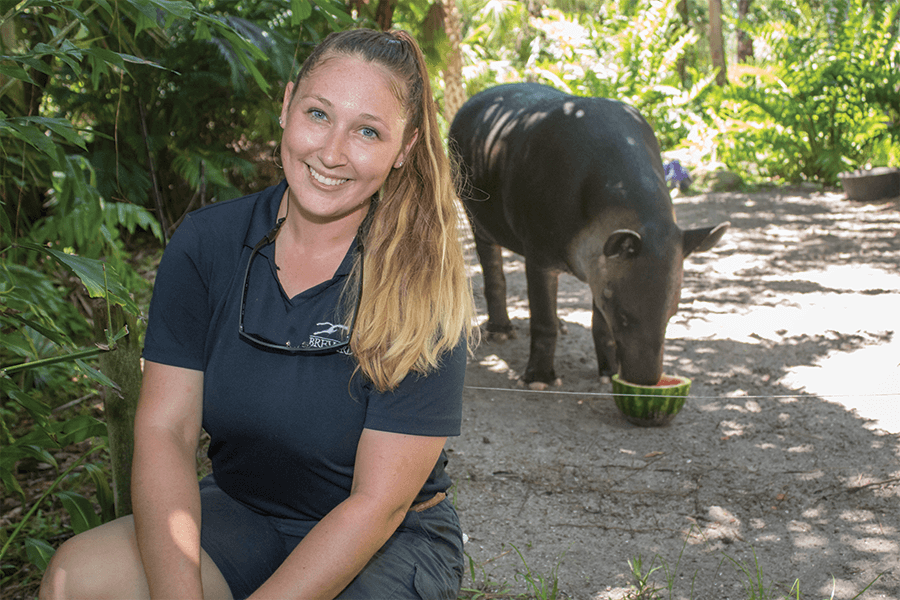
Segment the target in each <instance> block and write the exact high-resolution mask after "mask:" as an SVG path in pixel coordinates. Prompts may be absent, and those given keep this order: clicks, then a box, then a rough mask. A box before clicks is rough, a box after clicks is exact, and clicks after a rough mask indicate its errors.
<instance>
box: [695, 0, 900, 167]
mask: <svg viewBox="0 0 900 600" xmlns="http://www.w3.org/2000/svg"><path fill="white" fill-rule="evenodd" d="M791 7H792V9H793V10H791V11H789V15H790V18H783V19H778V18H774V15H773V18H772V19H769V20H766V21H765V22H764V23H762V24H760V25H757V26H754V27H753V28H752V29H751V32H752V34H753V35H754V42H755V46H756V47H757V48H760V55H761V57H762V60H761V62H760V64H759V65H751V66H743V67H741V66H732V67H731V69H732V77H733V78H734V81H733V83H732V85H731V86H729V87H728V88H726V89H724V90H723V91H722V95H721V97H720V98H719V99H718V101H717V102H714V103H712V104H711V106H712V107H713V110H714V115H715V118H716V121H715V122H716V127H717V129H718V131H719V133H720V137H719V140H720V143H719V158H720V160H722V161H723V162H725V163H726V164H728V165H729V167H730V168H732V169H733V170H743V171H746V172H750V173H754V174H758V175H760V176H764V177H778V178H782V179H784V180H787V181H799V180H817V181H821V182H823V183H826V184H835V183H837V175H838V174H839V173H840V172H842V171H846V170H851V169H855V168H864V167H866V166H867V165H888V164H889V163H894V164H900V41H898V35H900V31H898V28H900V25H898V15H900V4H897V3H873V2H866V1H865V0H832V1H831V2H829V3H828V7H827V8H828V11H827V12H828V14H829V18H826V19H822V18H821V17H820V15H819V11H814V10H813V9H812V8H811V7H810V6H809V5H808V4H806V3H803V2H796V3H794V4H792V6H791Z"/></svg>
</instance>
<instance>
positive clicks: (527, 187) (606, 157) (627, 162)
mask: <svg viewBox="0 0 900 600" xmlns="http://www.w3.org/2000/svg"><path fill="white" fill-rule="evenodd" d="M449 138H450V139H449V147H450V149H451V152H452V154H453V155H454V159H455V162H456V171H457V172H456V174H455V181H456V186H457V192H458V194H459V196H460V198H461V199H462V201H463V203H464V205H465V208H466V211H467V213H468V215H469V220H470V223H471V226H472V232H473V235H474V237H475V247H476V251H477V253H478V258H479V260H480V262H481V266H482V271H483V274H484V295H485V300H486V302H487V309H488V321H487V323H486V326H485V329H486V332H487V334H488V335H489V336H491V335H497V334H500V335H509V334H511V333H512V326H511V323H510V320H509V316H508V314H507V310H506V280H505V278H504V275H503V258H502V254H501V247H504V248H508V249H510V250H512V251H513V252H515V253H517V254H520V255H522V256H523V257H524V258H525V273H526V280H527V282H528V303H529V308H530V312H531V324H530V327H531V353H530V356H529V359H528V366H527V367H526V369H525V372H524V374H523V376H522V380H523V381H524V382H525V383H527V384H529V386H530V387H532V388H538V389H540V388H542V387H546V386H547V385H548V384H552V383H555V382H557V378H556V374H555V372H554V366H553V361H554V354H555V352H556V339H557V335H558V332H559V319H558V317H557V311H556V296H557V288H558V282H559V274H560V273H562V272H567V273H571V274H573V275H574V276H575V277H577V278H578V279H580V280H581V281H583V282H586V283H587V284H588V285H589V286H590V289H591V294H592V297H593V317H592V323H591V330H592V335H593V338H594V347H595V350H596V353H597V363H598V371H599V374H600V376H601V377H608V376H610V375H612V374H614V373H616V372H618V374H619V376H620V377H621V378H623V379H625V380H626V381H629V382H631V383H635V384H638V385H655V384H656V383H657V382H658V381H659V379H660V377H661V376H662V372H663V347H664V342H665V335H666V326H667V324H668V322H669V319H670V318H671V317H672V315H673V314H675V311H676V309H677V307H678V302H679V300H680V297H681V283H682V274H683V263H684V259H685V257H686V256H688V255H689V254H691V253H692V252H698V251H702V250H708V249H710V248H712V247H713V246H715V244H716V243H717V242H718V241H719V240H720V239H721V237H722V235H723V234H724V233H725V230H726V229H727V228H728V226H729V224H728V223H727V222H724V223H720V224H718V225H715V226H710V227H704V228H699V229H688V230H682V229H680V228H679V227H678V225H677V224H676V222H675V212H674V208H673V206H672V199H671V197H670V196H669V190H668V188H667V186H666V180H665V172H664V170H663V165H662V159H661V157H660V148H659V143H658V142H657V139H656V136H655V134H654V133H653V130H652V129H651V127H650V125H649V124H648V123H647V121H646V120H645V119H644V118H643V117H642V116H641V114H640V113H639V112H638V111H637V110H636V109H634V108H633V107H631V106H628V105H627V104H624V103H622V102H618V101H616V100H611V99H606V98H590V97H579V96H572V95H569V94H565V93H563V92H560V91H558V90H556V89H554V88H552V87H549V86H545V85H540V84H535V83H517V84H508V85H500V86H497V87H493V88H490V89H488V90H485V91H483V92H481V93H479V94H477V95H475V96H473V97H472V98H471V99H469V100H468V101H467V102H466V103H465V104H464V105H463V106H462V108H461V109H460V110H459V112H458V113H457V114H456V116H455V117H454V119H453V122H452V124H451V127H450V133H449Z"/></svg>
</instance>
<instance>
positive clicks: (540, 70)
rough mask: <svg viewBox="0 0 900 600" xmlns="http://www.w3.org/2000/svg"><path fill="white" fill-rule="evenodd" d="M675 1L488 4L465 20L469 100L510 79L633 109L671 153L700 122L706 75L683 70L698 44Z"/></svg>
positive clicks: (641, 0)
mask: <svg viewBox="0 0 900 600" xmlns="http://www.w3.org/2000/svg"><path fill="white" fill-rule="evenodd" d="M677 4H678V2H677V0H664V1H662V2H651V1H650V0H637V1H634V2H633V1H631V0H616V1H613V2H607V3H605V4H604V5H603V7H602V8H601V9H600V11H599V12H598V13H597V14H596V15H591V14H585V15H567V14H565V13H563V12H561V11H558V10H544V11H542V12H541V14H540V16H533V15H530V14H529V13H528V12H527V11H526V9H525V7H524V5H523V4H520V3H501V2H489V3H487V4H485V5H484V7H483V8H482V9H481V10H480V11H479V12H477V13H476V14H475V17H474V18H473V19H471V21H470V22H469V32H468V34H467V37H466V46H465V50H466V53H467V59H468V62H469V63H470V66H469V67H468V68H467V77H466V79H467V87H468V91H469V93H470V94H474V93H477V92H478V91H481V90H482V89H485V88H487V87H490V86H493V85H496V84H497V83H507V82H511V81H538V82H542V83H546V84H549V85H552V86H553V87H556V88H557V89H560V90H563V91H566V92H569V93H572V94H576V95H581V96H598V97H604V98H613V99H616V100H620V101H622V102H625V103H627V104H630V105H632V106H634V107H635V108H637V109H638V110H639V111H640V112H641V113H642V114H643V115H644V117H645V118H646V119H647V120H648V121H649V122H650V124H651V126H652V127H653V128H654V130H655V131H656V134H657V137H658V138H659V139H660V144H661V145H662V147H663V148H672V147H674V146H676V145H677V144H678V143H679V142H680V140H682V139H684V138H685V137H687V135H688V131H689V128H690V127H691V126H692V125H693V124H694V123H696V122H698V121H700V120H701V116H700V115H701V113H702V99H703V95H704V92H706V90H708V89H709V87H710V84H711V81H712V76H711V75H710V76H706V77H704V76H703V75H702V74H700V73H698V72H697V71H696V70H693V69H690V68H689V67H685V66H684V63H683V58H684V56H685V53H686V52H687V50H688V49H690V48H691V47H692V46H693V45H694V44H695V43H696V42H697V41H698V39H699V36H698V35H697V34H696V33H695V32H693V31H690V30H688V29H687V28H686V27H685V26H684V25H683V23H682V21H681V19H680V17H679V15H678V14H677V10H676V9H677Z"/></svg>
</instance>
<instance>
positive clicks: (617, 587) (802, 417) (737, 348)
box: [448, 189, 900, 600]
mask: <svg viewBox="0 0 900 600" xmlns="http://www.w3.org/2000/svg"><path fill="white" fill-rule="evenodd" d="M675 202H676V212H677V216H678V221H679V224H680V225H681V226H682V227H685V228H686V227H691V226H699V225H705V224H715V223H718V222H721V221H725V220H728V221H731V224H732V226H731V229H730V230H729V231H728V233H727V234H726V235H725V238H724V239H723V240H722V242H720V243H719V245H718V246H717V247H716V248H714V249H713V250H712V251H710V252H706V253H703V254H698V255H696V256H693V257H689V258H688V259H687V261H686V264H685V280H684V289H683V292H682V300H681V305H680V308H679V312H678V314H676V315H675V317H673V319H672V320H671V322H670V323H669V329H668V343H667V346H666V359H665V364H666V372H667V373H677V374H680V375H686V376H688V377H691V378H692V379H693V387H692V389H691V393H690V398H689V399H688V401H687V403H686V405H685V408H684V409H683V410H682V412H681V413H680V414H679V415H678V417H677V418H676V419H675V421H674V422H673V423H672V424H671V425H669V426H668V427H664V428H640V427H636V426H633V425H631V424H629V423H628V422H626V421H625V420H624V419H623V418H622V417H621V416H620V415H619V413H618V410H617V408H616V407H615V404H614V403H613V400H612V398H611V396H609V395H608V394H609V392H610V389H611V388H610V384H609V383H608V382H603V381H601V380H600V379H599V378H598V376H597V373H596V359H595V356H594V350H593V343H592V341H591V336H590V306H591V300H590V292H589V290H588V288H587V286H586V285H585V284H583V283H581V282H579V281H578V280H576V279H575V278H573V277H569V276H563V277H562V278H561V280H560V298H559V305H560V316H561V318H562V319H564V320H565V322H566V324H567V325H568V334H566V335H564V336H561V338H560V343H559V347H558V350H557V354H556V371H557V374H558V375H560V376H561V377H562V386H561V387H559V388H552V389H551V390H550V391H549V392H531V391H528V390H525V389H522V388H521V387H517V386H516V377H517V375H518V373H520V372H521V371H522V370H523V369H524V367H525V363H526V361H527V358H528V343H529V336H528V307H527V296H526V290H525V276H524V263H523V262H522V260H521V258H520V257H518V256H516V255H512V254H509V255H508V256H507V273H508V285H509V301H508V304H509V306H510V316H511V317H512V318H513V320H514V324H515V325H516V327H517V330H518V337H517V339H514V340H510V341H507V342H504V343H494V342H485V343H482V345H481V346H480V347H479V348H478V349H477V351H476V353H475V357H474V359H473V360H472V361H471V362H470V365H469V368H468V373H467V382H466V383H467V386H469V387H468V388H467V389H466V392H465V407H464V423H463V434H462V436H461V437H459V438H454V439H452V440H451V441H450V442H449V443H448V449H449V450H450V460H451V462H450V467H449V468H450V471H451V474H452V475H453V477H454V478H455V481H456V488H455V490H454V495H455V500H456V505H457V507H458V509H459V514H460V518H461V520H462V523H463V530H464V531H465V533H466V535H467V536H468V541H467V543H466V551H467V553H468V554H469V556H470V558H471V566H472V573H471V574H470V576H467V578H466V581H465V583H464V587H467V588H477V587H479V586H482V585H484V584H485V583H488V584H490V586H491V589H493V590H495V591H496V590H498V589H503V588H505V587H508V588H509V591H511V592H520V591H521V592H524V591H528V590H529V586H528V585H527V579H528V570H530V578H531V580H532V581H534V582H535V583H538V584H540V580H541V579H542V578H543V579H544V580H545V581H550V580H552V578H553V576H554V573H555V574H556V575H558V580H559V588H560V592H561V594H562V595H563V596H564V597H567V598H584V599H590V600H606V599H618V598H622V597H623V595H624V593H625V589H626V588H627V587H628V585H629V584H631V583H633V580H632V578H631V575H630V569H629V565H628V561H629V560H633V559H634V558H635V557H638V556H640V557H641V558H642V560H643V564H644V570H645V571H646V570H647V569H648V567H649V565H650V564H651V562H652V564H653V565H655V566H660V565H661V566H663V568H662V569H660V570H658V571H656V572H655V573H654V574H653V575H652V576H651V577H650V581H651V582H655V583H656V585H657V586H659V587H662V588H668V587H669V582H671V588H672V590H673V594H672V595H671V596H669V595H668V591H666V592H665V593H664V594H663V596H662V597H664V598H675V599H684V598H695V599H703V600H709V599H713V600H726V599H732V600H745V599H747V598H749V597H751V594H750V593H749V592H748V589H749V588H752V590H754V591H755V593H756V596H753V597H760V596H761V594H760V587H759V586H760V584H761V585H762V586H763V588H764V589H765V591H766V593H772V594H775V593H778V594H788V592H789V590H790V589H791V588H792V586H793V585H794V584H795V582H796V581H797V580H799V585H800V592H801V593H800V597H801V598H807V599H813V600H819V599H821V598H830V597H834V598H837V599H842V598H852V597H854V596H855V595H856V594H857V593H858V592H860V591H861V590H862V589H863V588H865V587H866V585H868V584H869V583H870V582H871V581H872V580H874V579H876V577H878V576H879V574H881V576H880V578H879V579H878V580H877V581H876V582H875V583H874V584H873V585H872V586H871V587H870V588H869V590H868V591H866V592H865V593H864V594H862V595H861V596H860V598H862V599H875V598H880V599H890V600H900V268H898V267H900V235H898V232H900V199H894V200H891V201H887V202H883V203H877V204H862V203H856V202H851V201H848V200H846V199H844V197H843V195H842V194H841V193H835V192H817V191H814V190H804V189H791V190H785V189H777V190H772V191H768V192H762V193H750V194H747V193H722V194H707V195H700V196H684V197H681V198H677V199H676V200H675ZM471 268H472V271H473V276H474V277H475V279H474V282H475V289H476V295H477V296H478V300H479V310H480V311H481V314H484V304H483V298H482V297H481V276H480V269H479V267H478V265H477V259H476V258H475V257H474V251H473V252H472V254H471ZM516 549H517V550H518V552H517V550H516ZM519 552H520V553H521V555H522V558H520V556H519V554H518V553H519ZM523 559H524V560H523ZM526 565H527V567H526ZM471 575H474V578H473V577H472V576H471ZM667 576H668V577H667ZM795 593H796V588H795V592H794V594H795ZM832 594H833V596H832ZM765 597H768V596H765ZM778 597H781V596H778ZM791 597H794V595H793V594H792V595H791Z"/></svg>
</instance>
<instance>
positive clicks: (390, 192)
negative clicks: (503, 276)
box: [295, 29, 477, 391]
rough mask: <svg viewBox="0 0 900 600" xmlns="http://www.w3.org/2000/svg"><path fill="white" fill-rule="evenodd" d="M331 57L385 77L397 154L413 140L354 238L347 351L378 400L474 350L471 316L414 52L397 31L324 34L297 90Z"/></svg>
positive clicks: (451, 196) (451, 205) (449, 186)
mask: <svg viewBox="0 0 900 600" xmlns="http://www.w3.org/2000/svg"><path fill="white" fill-rule="evenodd" d="M335 54H338V55H348V56H354V57H358V58H361V59H363V60H366V61H368V62H373V63H377V64H379V65H381V66H383V67H385V68H387V70H388V71H389V72H390V73H391V74H392V76H393V78H394V79H395V81H396V82H397V83H398V84H399V85H396V86H395V89H394V92H395V93H396V94H397V95H398V99H399V100H400V102H401V104H402V106H403V107H404V110H405V112H406V117H407V125H406V131H405V132H404V144H405V143H407V142H408V141H409V139H411V136H412V135H413V134H414V133H416V132H418V138H417V139H416V142H415V144H414V145H413V147H412V149H411V150H410V152H409V153H408V155H407V157H406V160H405V161H404V163H403V164H402V165H401V167H400V168H397V169H393V170H392V171H391V173H390V174H389V175H388V178H387V180H386V181H385V183H384V185H383V186H382V189H381V194H380V198H378V199H377V200H375V201H374V203H373V204H374V205H373V207H372V211H373V212H372V214H371V215H370V218H368V219H367V220H366V224H365V226H364V227H363V228H362V231H361V234H360V235H361V236H362V242H363V246H364V248H365V256H364V261H363V264H364V268H363V269H362V271H363V272H362V278H363V288H362V300H361V303H360V306H359V309H358V310H359V312H358V314H357V317H356V323H355V327H354V332H353V339H352V340H351V342H350V347H351V349H352V350H353V355H354V356H355V357H356V360H357V361H358V363H359V368H360V369H361V370H362V372H363V373H364V374H365V375H366V376H367V377H368V378H369V379H370V380H371V381H372V382H373V383H374V384H375V386H376V387H377V388H378V389H379V390H382V391H384V390H389V389H393V388H395V387H396V386H397V385H398V384H399V383H400V381H402V380H403V378H404V377H406V375H407V374H409V373H410V372H411V371H413V372H416V373H422V374H425V373H428V372H429V371H431V370H433V369H435V368H436V367H437V366H438V365H439V363H440V359H441V356H442V355H443V354H444V353H445V352H448V351H450V350H452V349H453V348H455V347H456V346H457V345H459V344H460V342H463V341H464V342H466V346H467V347H468V345H469V344H471V343H473V342H474V338H475V335H476V333H477V329H476V328H475V327H474V314H475V310H474V305H473V301H472V290H471V285H470V282H469V278H468V276H467V274H466V268H465V259H464V256H463V249H462V246H461V244H460V240H459V229H458V227H459V216H458V215H459V211H458V205H457V201H456V195H455V193H454V188H453V182H452V179H451V170H450V163H449V160H448V158H447V154H446V152H445V150H444V146H443V143H442V139H441V135H440V130H439V129H438V125H437V112H436V111H437V109H436V106H435V103H434V100H433V98H432V95H431V85H430V83H429V78H428V71H427V67H426V64H425V58H424V56H423V55H422V51H421V49H420V48H419V46H418V44H416V42H415V40H413V38H412V37H411V36H410V35H409V34H408V33H406V32H405V31H396V30H395V31H386V32H381V31H374V30H371V29H356V30H350V31H342V32H338V33H332V34H331V35H329V36H328V37H327V38H325V40H324V41H323V42H322V43H321V44H319V46H317V47H316V49H315V50H314V51H313V53H312V54H311V55H310V56H309V58H307V59H306V61H304V63H303V67H302V68H301V70H300V74H299V75H298V76H297V81H298V82H299V81H300V80H301V79H303V78H304V77H305V76H306V75H307V74H309V73H310V72H311V71H312V70H313V69H314V68H315V67H316V65H317V64H318V63H319V62H320V61H321V60H322V59H323V58H328V57H331V56H334V55H335ZM295 89H296V86H295ZM359 271H360V269H359V262H358V261H357V264H356V266H355V267H354V272H353V276H352V277H351V278H350V282H349V283H348V286H347V288H346V290H345V291H346V294H345V296H346V297H347V301H348V302H350V301H351V300H350V298H351V297H354V296H355V294H354V293H353V292H352V291H350V290H353V289H355V287H356V281H358V278H359V276H360V273H359ZM349 312H351V311H348V313H349Z"/></svg>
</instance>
